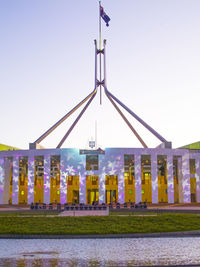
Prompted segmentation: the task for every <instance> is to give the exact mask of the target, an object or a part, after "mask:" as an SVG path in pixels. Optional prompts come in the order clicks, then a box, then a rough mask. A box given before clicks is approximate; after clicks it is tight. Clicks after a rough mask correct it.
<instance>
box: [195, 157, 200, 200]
mask: <svg viewBox="0 0 200 267" xmlns="http://www.w3.org/2000/svg"><path fill="white" fill-rule="evenodd" d="M199 163H200V162H199V158H197V159H195V168H196V173H195V177H196V192H197V202H200V164H199Z"/></svg>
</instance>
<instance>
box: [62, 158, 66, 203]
mask: <svg viewBox="0 0 200 267" xmlns="http://www.w3.org/2000/svg"><path fill="white" fill-rule="evenodd" d="M66 163H67V154H64V153H62V154H61V159H60V203H61V204H65V203H66V202H67V172H66V170H67V164H66Z"/></svg>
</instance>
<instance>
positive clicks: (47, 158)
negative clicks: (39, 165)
mask: <svg viewBox="0 0 200 267" xmlns="http://www.w3.org/2000/svg"><path fill="white" fill-rule="evenodd" d="M50 164H51V156H50V155H45V156H44V198H43V199H44V203H46V204H49V203H50Z"/></svg>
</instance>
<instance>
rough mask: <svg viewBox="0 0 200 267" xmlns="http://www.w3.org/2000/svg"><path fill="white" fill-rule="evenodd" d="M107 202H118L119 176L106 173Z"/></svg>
mask: <svg viewBox="0 0 200 267" xmlns="http://www.w3.org/2000/svg"><path fill="white" fill-rule="evenodd" d="M105 189H106V203H107V204H109V203H117V202H118V176H117V175H106V177H105Z"/></svg>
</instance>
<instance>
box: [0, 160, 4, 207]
mask: <svg viewBox="0 0 200 267" xmlns="http://www.w3.org/2000/svg"><path fill="white" fill-rule="evenodd" d="M3 189H4V159H0V204H3Z"/></svg>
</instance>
